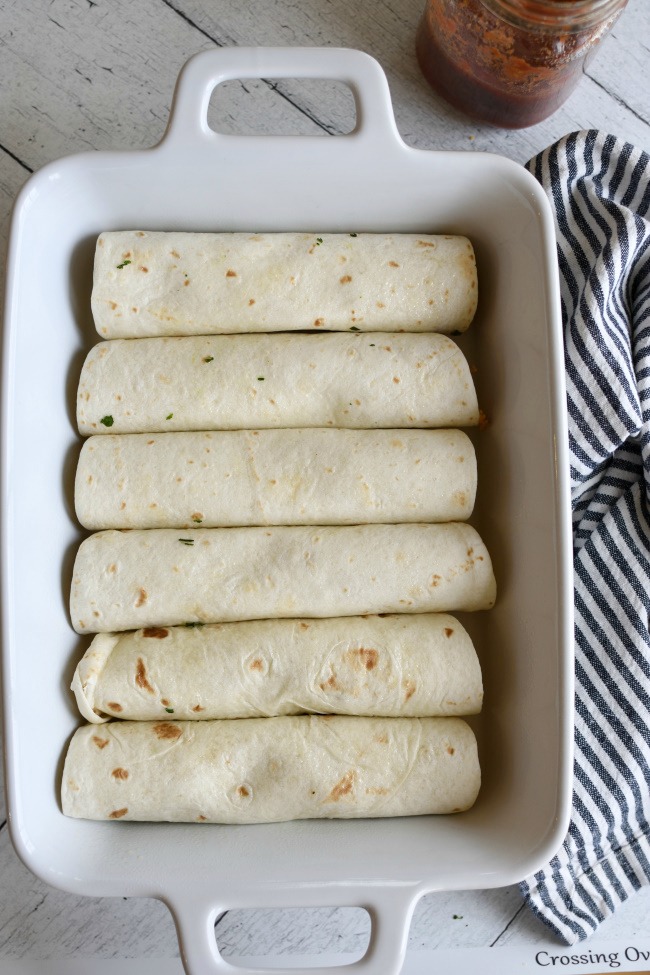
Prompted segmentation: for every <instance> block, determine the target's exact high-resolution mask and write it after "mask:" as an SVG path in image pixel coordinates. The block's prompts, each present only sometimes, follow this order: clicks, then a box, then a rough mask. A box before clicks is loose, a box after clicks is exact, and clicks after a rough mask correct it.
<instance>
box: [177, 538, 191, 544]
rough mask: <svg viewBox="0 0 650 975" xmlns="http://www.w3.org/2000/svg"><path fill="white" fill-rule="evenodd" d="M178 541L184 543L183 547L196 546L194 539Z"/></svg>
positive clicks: (180, 539)
mask: <svg viewBox="0 0 650 975" xmlns="http://www.w3.org/2000/svg"><path fill="white" fill-rule="evenodd" d="M178 540H179V542H182V543H183V545H194V539H193V538H179V539H178Z"/></svg>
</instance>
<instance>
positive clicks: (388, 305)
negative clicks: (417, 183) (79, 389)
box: [91, 231, 478, 338]
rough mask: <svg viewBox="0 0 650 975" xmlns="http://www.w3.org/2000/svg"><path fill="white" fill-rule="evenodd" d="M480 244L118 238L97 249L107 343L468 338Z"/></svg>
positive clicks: (286, 237)
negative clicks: (424, 335) (372, 334)
mask: <svg viewBox="0 0 650 975" xmlns="http://www.w3.org/2000/svg"><path fill="white" fill-rule="evenodd" d="M477 292H478V288H477V275H476V262H475V258H474V251H473V249H472V245H471V243H470V241H469V240H467V238H465V237H459V236H441V235H430V234H429V235H427V234H322V235H320V234H311V233H266V234H248V233H218V234H205V233H202V234H200V233H174V232H167V233H165V232H152V231H114V232H110V233H103V234H101V235H100V237H99V238H98V240H97V245H96V249H95V265H94V275H93V290H92V298H91V305H92V311H93V316H94V320H95V326H96V328H97V331H98V332H99V334H100V335H102V336H103V337H104V338H141V337H144V336H156V335H206V334H214V333H235V332H273V331H283V332H284V331H293V330H296V329H299V330H304V329H312V330H318V329H330V330H331V329H335V330H341V329H342V330H347V329H351V328H352V329H355V330H359V331H393V330H395V331H397V330H406V331H414V332H415V331H439V332H448V333H450V332H460V331H464V330H465V329H466V328H467V327H468V325H469V324H470V322H471V321H472V318H473V317H474V313H475V310H476V304H477Z"/></svg>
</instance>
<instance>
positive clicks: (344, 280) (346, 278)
mask: <svg viewBox="0 0 650 975" xmlns="http://www.w3.org/2000/svg"><path fill="white" fill-rule="evenodd" d="M351 280H352V275H351V274H344V275H343V277H342V278H339V281H340V282H341V284H349V283H350V281H351Z"/></svg>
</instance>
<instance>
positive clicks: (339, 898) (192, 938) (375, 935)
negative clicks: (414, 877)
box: [169, 885, 420, 975]
mask: <svg viewBox="0 0 650 975" xmlns="http://www.w3.org/2000/svg"><path fill="white" fill-rule="evenodd" d="M294 893H295V894H296V895H297V896H296V900H297V901H299V902H300V906H301V907H317V906H321V907H322V906H324V905H326V904H327V903H328V898H329V899H330V902H331V901H332V900H334V901H335V902H336V906H337V907H363V908H365V909H366V910H367V912H368V914H369V915H370V920H371V930H370V942H369V944H368V949H367V951H366V953H365V954H364V956H363V957H362V958H360V959H359V960H358V961H356V962H352V963H351V964H349V965H336V966H334V967H326V968H322V967H318V968H309V969H307V970H306V975H337V973H338V975H399V972H400V971H401V969H402V965H403V962H404V956H405V954H406V946H407V942H408V933H409V927H410V924H411V917H412V915H413V909H414V907H415V904H416V902H417V900H418V897H419V896H420V891H419V890H417V889H415V888H414V887H412V886H401V885H398V886H392V885H391V886H389V887H372V888H362V889H359V888H357V887H351V886H350V887H342V888H341V887H337V888H336V894H335V895H334V896H332V891H331V889H330V890H327V889H325V888H323V887H313V888H309V887H308V888H305V887H299V888H296V889H295V891H294ZM287 894H288V891H283V895H282V896H283V900H284V903H275V904H274V905H273V906H275V907H288V906H289V904H290V903H291V902H290V900H289V899H288V898H287V896H286V895H287ZM169 906H170V909H171V911H172V914H173V916H174V920H175V923H176V928H177V932H178V940H179V944H180V948H181V956H182V959H183V965H184V967H185V971H186V973H187V975H295V973H296V969H295V968H276V967H275V966H274V967H273V968H254V969H252V968H243V967H241V966H240V965H232V964H230V962H228V961H226V959H225V958H223V956H222V955H221V954H220V952H219V949H218V947H217V940H216V937H215V931H214V925H215V922H216V919H217V918H218V917H220V916H221V915H222V914H223V913H225V911H226V910H228V909H229V908H232V906H233V905H229V906H226V905H222V906H215V905H214V904H212V905H209V904H208V902H207V901H206V900H204V899H203V900H202V899H200V898H199V897H196V896H195V897H189V898H183V900H182V901H177V902H175V903H172V904H169ZM266 906H268V905H266ZM330 906H331V903H330Z"/></svg>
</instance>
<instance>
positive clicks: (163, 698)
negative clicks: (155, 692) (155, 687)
mask: <svg viewBox="0 0 650 975" xmlns="http://www.w3.org/2000/svg"><path fill="white" fill-rule="evenodd" d="M160 703H161V704H162V706H163V707H164V708H168V707H169V701H168V700H167V698H166V697H161V698H160Z"/></svg>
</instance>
